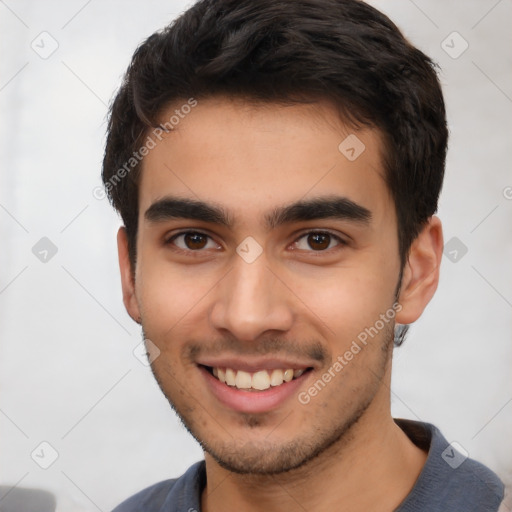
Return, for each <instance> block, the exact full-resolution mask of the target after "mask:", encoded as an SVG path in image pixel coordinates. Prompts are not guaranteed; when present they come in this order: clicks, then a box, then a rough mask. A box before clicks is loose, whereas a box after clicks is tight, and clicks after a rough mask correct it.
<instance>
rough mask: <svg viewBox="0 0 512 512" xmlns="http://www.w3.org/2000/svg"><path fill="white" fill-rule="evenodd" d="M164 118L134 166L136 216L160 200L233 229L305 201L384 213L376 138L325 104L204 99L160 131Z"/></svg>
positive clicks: (176, 108)
mask: <svg viewBox="0 0 512 512" xmlns="http://www.w3.org/2000/svg"><path fill="white" fill-rule="evenodd" d="M185 112H186V113H185ZM173 116H174V117H173ZM171 117H172V118H173V119H172V125H173V129H172V130H171V131H170V132H169V133H166V134H162V135H160V137H159V138H160V139H161V140H155V142H156V144H155V146H154V148H153V149H152V150H151V151H150V152H149V153H148V154H147V155H146V156H145V157H144V160H143V165H142V176H141V182H140V190H139V203H140V215H141V216H143V215H144V212H146V210H147V209H148V208H150V207H151V205H152V204H154V203H155V202H158V201H159V200H161V199H162V198H164V197H165V196H173V197H182V198H188V199H191V200H199V201H202V202H209V203H212V204H213V203H215V204H217V205H222V206H223V208H224V210H225V211H226V212H228V213H229V215H230V217H232V218H233V220H235V221H236V220H237V219H238V218H239V217H245V218H246V219H247V220H248V219H252V220H254V219H256V218H259V219H261V222H262V224H263V223H266V224H268V212H270V211H271V210H272V209H275V208H276V207H280V206H282V205H285V204H290V203H292V202H297V201H299V200H306V199H308V197H321V196H326V195H329V196H333V195H337V196H341V197H344V198H346V199H348V200H350V201H352V202H354V203H356V204H359V205H361V206H363V207H364V208H366V209H368V210H371V211H372V212H373V211H375V210H377V211H378V210H381V211H382V212H383V211H384V210H387V209H389V208H390V206H392V205H391V199H390V196H389V193H388V189H387V187H386V184H385V181H384V178H383V176H384V169H383V166H382V158H381V154H382V141H381V137H380V134H379V132H378V131H376V130H372V129H360V130H355V129H354V128H351V127H350V126H348V125H346V124H344V123H343V122H342V121H341V120H340V118H339V116H338V113H337V111H336V110H335V109H334V108H333V107H332V106H331V105H330V104H328V103H315V104H306V105H304V104H299V105H291V106H283V105H277V104H269V103H260V104H254V103H253V104H249V103H246V102H243V101H241V100H229V99H225V98H213V99H208V100H198V102H197V105H196V106H195V107H194V108H193V109H183V110H180V105H179V104H178V103H177V104H175V105H173V106H172V107H170V108H169V109H168V110H167V111H166V112H164V113H163V114H162V117H161V121H160V122H162V123H165V122H166V121H167V120H169V119H171ZM150 136H152V133H150ZM153 138H154V137H153ZM382 212H381V213H382ZM241 220H243V219H241Z"/></svg>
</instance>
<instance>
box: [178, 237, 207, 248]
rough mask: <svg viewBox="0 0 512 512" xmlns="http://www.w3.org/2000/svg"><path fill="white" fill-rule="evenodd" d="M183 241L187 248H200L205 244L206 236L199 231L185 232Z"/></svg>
mask: <svg viewBox="0 0 512 512" xmlns="http://www.w3.org/2000/svg"><path fill="white" fill-rule="evenodd" d="M183 236H184V238H183V241H184V242H185V245H186V246H187V247H188V248H189V249H202V248H203V247H204V246H205V245H206V237H205V236H204V235H202V234H201V233H187V234H185V235H183Z"/></svg>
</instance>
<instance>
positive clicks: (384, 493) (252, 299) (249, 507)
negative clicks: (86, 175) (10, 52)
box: [118, 97, 443, 512]
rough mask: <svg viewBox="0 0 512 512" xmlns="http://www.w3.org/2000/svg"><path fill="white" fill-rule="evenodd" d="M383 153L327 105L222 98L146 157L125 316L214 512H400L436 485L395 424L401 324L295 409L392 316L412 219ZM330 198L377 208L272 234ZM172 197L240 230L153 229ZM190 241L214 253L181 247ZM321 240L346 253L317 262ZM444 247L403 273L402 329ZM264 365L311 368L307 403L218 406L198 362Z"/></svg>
mask: <svg viewBox="0 0 512 512" xmlns="http://www.w3.org/2000/svg"><path fill="white" fill-rule="evenodd" d="M173 107H174V105H173ZM172 111H173V108H169V112H165V113H164V114H163V115H162V118H165V117H166V114H167V117H168V115H170V114H169V113H172ZM351 133H355V134H357V137H358V138H359V139H360V140H361V141H363V143H364V144H365V150H364V152H363V153H362V154H361V155H360V156H359V157H358V158H357V159H356V160H355V161H349V160H348V159H347V158H346V157H345V156H344V155H343V154H342V153H341V152H340V151H339V150H338V145H339V144H340V142H341V141H343V140H344V139H345V137H346V136H347V135H349V134H351ZM381 154H382V143H381V138H380V136H379V133H378V132H377V131H376V130H371V129H364V130H363V129H361V130H357V131H356V130H354V129H353V128H350V127H348V126H346V125H345V124H344V123H343V122H342V121H341V120H340V119H339V118H338V116H337V114H336V113H335V110H334V109H333V108H332V107H331V106H330V105H329V104H327V103H316V104H314V105H294V106H286V107H284V106H278V105H269V104H259V105H258V104H256V105H249V104H247V103H244V102H243V101H241V100H237V101H234V100H229V99H227V98H222V97H217V98H213V99H209V100H203V101H199V103H198V105H197V106H196V107H195V108H194V109H193V110H192V112H191V113H190V114H188V115H187V116H186V117H185V118H184V119H183V120H181V121H180V123H179V125H178V126H177V127H176V129H175V130H174V131H173V132H172V133H170V134H168V135H167V136H166V137H165V138H164V139H163V140H162V141H161V142H159V143H158V144H157V146H156V147H155V148H154V149H153V150H151V151H150V153H149V154H148V155H147V156H146V157H145V158H144V161H143V169H142V178H141V182H140V193H139V201H140V211H139V232H138V236H137V263H136V266H135V268H132V267H131V264H130V260H129V257H128V250H127V241H126V233H125V230H124V228H121V229H120V230H119V234H118V247H119V262H120V268H121V277H122V286H123V297H124V303H125V306H126V309H127V311H128V313H129V314H130V315H131V317H132V318H133V319H134V320H136V321H139V322H140V323H141V324H142V326H143V330H144V334H145V337H146V338H147V339H150V340H151V341H152V343H154V344H155V345H156V346H157V347H158V349H159V350H160V354H159V355H158V357H157V358H156V359H155V360H154V361H153V363H152V370H153V373H154V374H155V377H156V378H157V381H158V382H159V385H160V387H161V389H162V391H163V392H164V394H165V395H166V397H167V398H168V399H169V401H170V403H171V405H172V406H173V407H174V408H175V410H176V411H177V412H178V414H179V415H180V416H181V418H182V420H183V421H184V423H185V425H186V426H187V428H188V429H189V430H190V432H191V433H192V434H193V435H194V436H195V437H196V439H198V440H199V442H200V443H201V445H202V446H203V448H204V449H205V460H206V471H207V486H206V489H205V490H204V492H203V495H202V504H201V506H202V510H203V511H207V512H217V511H219V512H220V511H223V512H230V511H232V510H233V511H235V510H237V511H239V510H244V511H259V510H265V511H267V512H268V511H273V510H276V511H277V510H279V511H283V510H297V507H298V506H299V505H298V503H299V504H301V506H302V507H303V508H304V509H305V510H308V511H310V512H314V511H323V510H329V507H336V509H339V508H340V504H343V510H346V511H356V510H367V511H370V510H379V511H386V510H390V511H391V510H393V509H394V508H396V507H397V506H398V505H399V504H400V502H401V501H402V500H403V499H404V498H405V496H406V495H407V494H408V493H409V492H410V490H411V489H412V487H413V486H414V483H415V481H416V479H417V477H418V475H419V473H420V472H421V469H422V467H423V465H424V463H425V460H426V453H424V452H423V451H422V450H420V449H419V448H417V447H416V446H415V445H414V444H413V443H412V442H411V441H410V440H409V438H408V437H407V436H406V435H405V434H404V433H403V431H402V430H401V429H400V428H399V427H398V426H397V425H396V424H395V423H394V421H393V419H392V417H391V412H390V389H389V386H390V380H391V352H392V349H391V344H392V338H393V323H392V322H391V324H390V325H387V326H386V328H384V329H381V330H380V331H379V333H378V335H376V336H375V337H374V338H372V340H371V342H370V343H368V344H367V345H366V346H365V347H364V349H363V350H361V352H359V353H358V354H357V355H355V356H354V358H353V359H352V360H351V361H350V362H348V364H347V365H346V366H344V367H343V370H342V371H340V372H338V373H337V374H336V377H335V378H333V379H332V380H331V381H330V382H329V383H328V384H327V385H326V386H325V388H323V389H322V390H321V391H320V392H319V393H318V394H317V395H316V396H315V397H313V398H312V399H311V401H310V402H309V403H308V404H306V405H304V404H302V403H300V401H299V400H298V398H297V395H298V393H299V392H304V391H307V390H308V389H309V388H310V387H311V386H312V385H313V384H314V382H315V381H316V380H317V379H318V378H320V377H321V376H322V375H323V374H324V373H325V372H326V371H328V369H329V368H330V367H331V366H332V364H333V362H334V361H335V360H336V358H337V357H338V356H340V355H343V354H344V353H345V352H346V351H347V350H348V349H349V348H350V346H351V343H352V341H353V340H355V339H357V336H358V334H359V333H360V332H361V331H363V330H364V329H365V327H369V326H372V325H374V324H375V322H376V321H377V320H378V319H379V317H380V315H381V314H383V313H385V312H386V311H388V310H390V308H392V306H393V304H395V301H396V297H395V291H396V289H397V284H398V279H399V273H400V261H399V253H398V235H397V222H396V215H395V209H394V203H393V200H392V198H391V196H390V194H389V191H388V189H387V187H386V184H385V182H384V180H383V173H384V170H383V168H382V162H381V160H382V159H381ZM333 194H335V195H336V196H341V197H345V198H348V199H350V200H351V201H353V202H354V203H357V204H358V205H361V206H363V207H364V208H366V209H368V210H369V211H370V212H371V220H370V221H369V222H368V223H362V222H356V221H354V220H346V219H345V220H338V219H321V220H318V219H317V220H308V221H300V222H293V223H289V224H284V225H280V226H277V227H275V228H274V229H267V228H266V227H265V224H264V222H263V219H264V215H265V214H266V213H268V212H270V211H272V209H274V208H276V207H280V206H284V205H287V204H289V203H292V202H294V201H298V200H307V199H311V198H313V197H315V198H319V197H325V196H330V195H333ZM169 195H172V196H174V197H181V198H189V199H195V200H201V201H206V202H212V203H215V204H217V205H221V206H222V207H224V208H225V209H226V210H228V211H229V213H230V215H231V217H232V218H233V219H234V220H235V221H236V222H235V224H234V225H233V226H232V227H231V228H227V227H225V226H222V225H218V224H214V223H207V222H204V221H198V220H190V219H163V220H159V221H154V220H153V221H151V220H148V219H147V218H146V216H145V212H146V211H147V209H148V208H149V207H150V206H151V205H152V204H153V203H154V202H156V201H158V200H160V199H162V198H164V197H166V196H169ZM187 230H188V231H194V230H197V231H199V232H201V233H204V234H206V235H208V237H210V238H208V237H206V238H201V237H200V238H199V241H200V242H201V243H199V244H197V245H194V244H193V243H190V241H189V243H188V245H187V242H186V239H185V237H180V238H178V239H175V240H174V242H173V241H170V238H171V236H173V235H175V234H177V233H178V232H180V231H187ZM315 230H316V231H326V230H327V231H329V232H330V233H332V234H334V235H337V236H339V237H340V238H341V239H343V240H344V241H345V242H346V243H344V244H339V242H338V241H337V240H336V239H335V238H331V239H328V240H327V241H328V242H329V243H328V248H327V249H323V250H322V249H319V246H318V244H315V240H312V239H311V237H308V236H307V234H306V235H304V233H305V232H306V233H307V232H309V231H315ZM247 236H251V237H253V238H254V239H255V240H256V241H257V242H258V244H259V245H260V246H261V248H262V251H263V252H262V254H261V255H260V256H259V257H258V258H257V259H256V260H255V261H253V262H252V263H247V262H246V261H245V260H244V259H243V258H241V257H240V256H239V254H238V253H237V252H236V248H237V246H239V244H240V243H241V242H242V241H243V240H244V239H245V238H246V237H247ZM196 241H197V240H196ZM442 246H443V237H442V228H441V223H440V221H439V219H438V218H436V217H432V218H431V219H430V220H429V222H428V223H427V225H426V226H425V228H424V229H423V230H422V232H421V233H420V235H419V236H418V237H417V239H416V240H415V241H414V243H413V245H412V247H411V250H410V255H409V259H408V262H407V263H406V265H405V267H404V269H403V279H402V283H401V288H400V291H399V297H398V301H399V304H400V306H401V309H400V311H399V312H398V313H397V314H396V318H395V320H396V322H397V323H402V324H408V323H412V322H414V321H415V320H416V319H417V318H419V316H420V315H421V313H422V312H423V310H424V308H425V307H426V305H427V304H428V302H429V301H430V299H431V298H432V296H433V294H434V292H435V290H436V288H437V284H438V279H439V265H440V260H441V255H442ZM180 248H181V249H182V250H181V252H179V249H180ZM262 354H263V355H265V354H266V356H268V357H269V358H278V357H279V358H283V359H286V360H288V359H290V360H293V361H299V362H301V363H303V364H304V365H306V366H309V367H312V371H310V372H309V373H308V375H307V376H305V378H303V381H302V382H301V385H300V388H299V389H298V391H297V393H295V394H293V396H291V397H289V398H288V399H287V400H285V401H284V402H283V403H282V404H280V405H279V407H277V408H275V409H273V410H271V411H266V412H261V413H247V412H239V411H234V410H232V409H230V408H229V407H227V406H226V405H224V404H222V403H221V402H219V400H217V399H216V398H215V396H214V395H213V394H212V393H211V390H210V388H209V386H208V385H207V383H206V381H205V378H204V375H203V374H202V372H201V371H200V369H199V367H198V365H197V363H198V362H199V361H201V360H202V359H201V358H204V357H228V356H230V357H235V358H237V359H238V360H246V359H247V360H251V358H254V357H256V356H257V357H262ZM315 354H316V355H317V356H320V355H321V357H317V358H316V359H315V358H314V357H313V356H314V355H315Z"/></svg>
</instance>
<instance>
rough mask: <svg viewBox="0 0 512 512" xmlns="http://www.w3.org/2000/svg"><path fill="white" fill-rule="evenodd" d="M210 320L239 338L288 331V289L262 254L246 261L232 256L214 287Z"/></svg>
mask: <svg viewBox="0 0 512 512" xmlns="http://www.w3.org/2000/svg"><path fill="white" fill-rule="evenodd" d="M215 293H216V295H215V304H214V306H213V308H212V310H211V322H212V324H213V326H214V327H215V328H216V329H217V330H228V331H230V333H231V334H232V335H233V336H235V337H236V339H238V340H240V341H249V342H250V341H254V340H257V339H258V338H259V337H260V336H261V335H262V334H264V333H265V332H266V331H288V330H290V328H291V326H292V322H293V311H292V302H293V297H292V295H293V294H292V292H291V291H290V290H289V289H288V288H287V286H286V285H285V284H284V283H283V282H282V281H281V280H280V278H279V277H278V275H277V273H276V272H275V271H273V270H272V269H271V268H270V267H269V265H268V260H267V259H266V258H265V255H264V254H262V255H261V256H260V257H259V258H258V259H257V260H256V261H253V262H252V263H247V262H246V261H244V260H243V259H242V258H240V257H236V258H235V261H234V264H233V267H232V269H231V270H230V271H229V272H228V274H227V275H226V276H225V277H224V278H223V279H222V280H221V281H220V282H219V283H218V285H217V287H216V292H215Z"/></svg>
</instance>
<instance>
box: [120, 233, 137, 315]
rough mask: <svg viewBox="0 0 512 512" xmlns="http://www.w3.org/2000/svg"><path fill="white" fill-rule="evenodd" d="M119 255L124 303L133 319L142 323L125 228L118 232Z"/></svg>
mask: <svg viewBox="0 0 512 512" xmlns="http://www.w3.org/2000/svg"><path fill="white" fill-rule="evenodd" d="M117 253H118V258H119V269H120V271H121V286H122V289H123V302H124V306H125V308H126V311H127V312H128V314H129V315H130V316H131V317H132V319H133V320H134V321H135V322H137V323H140V311H139V305H138V302H137V298H136V295H135V281H134V275H135V272H134V271H133V270H134V269H132V265H131V262H130V256H129V252H128V237H127V235H126V228H125V227H124V226H122V227H120V228H119V231H118V232H117Z"/></svg>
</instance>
